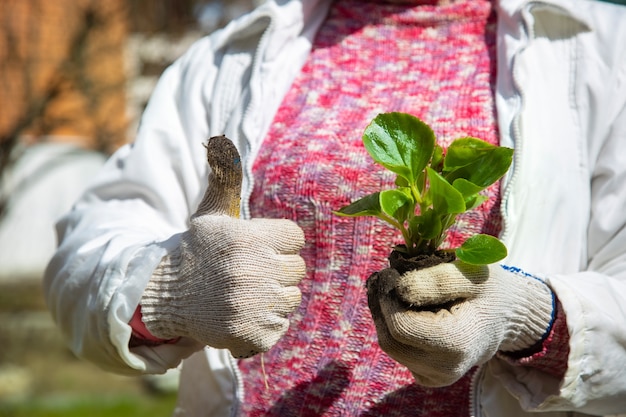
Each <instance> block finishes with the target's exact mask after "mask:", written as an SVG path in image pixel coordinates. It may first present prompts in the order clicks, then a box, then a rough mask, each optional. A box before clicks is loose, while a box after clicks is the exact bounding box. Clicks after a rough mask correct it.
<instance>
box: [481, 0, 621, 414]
mask: <svg viewBox="0 0 626 417" xmlns="http://www.w3.org/2000/svg"><path fill="white" fill-rule="evenodd" d="M562 3H566V2H562ZM533 4H535V3H533ZM569 5H570V6H572V4H571V3H570V4H569ZM550 10H554V9H538V13H537V14H536V15H535V17H541V15H539V12H541V13H543V15H544V16H546V15H547V14H548V12H550ZM572 11H573V12H576V13H578V14H580V15H581V16H583V18H585V19H587V21H588V22H589V25H588V27H584V28H583V29H582V30H577V31H576V33H577V35H576V37H575V38H574V37H573V38H571V39H567V37H565V36H561V37H559V38H558V39H555V40H554V41H553V42H551V44H552V45H553V48H552V49H551V50H556V51H565V50H567V51H575V52H576V54H577V55H576V57H577V58H578V59H577V61H575V62H576V65H575V66H572V67H571V69H572V72H571V74H570V75H571V80H572V83H570V84H568V88H569V89H568V90H567V92H568V93H569V96H568V98H567V99H568V101H567V102H566V103H565V105H564V106H559V107H556V106H552V108H546V107H541V102H540V101H541V100H544V101H546V102H555V101H554V100H552V99H551V95H550V94H545V93H543V92H541V91H539V94H536V95H535V98H537V97H540V100H535V101H533V106H536V107H534V108H532V109H529V110H527V112H529V111H534V113H533V116H534V118H533V119H532V120H533V121H534V122H535V123H536V124H541V127H542V128H545V131H546V132H547V133H548V134H546V135H544V136H541V135H535V137H534V138H535V139H537V138H539V140H535V141H534V144H535V145H537V147H536V149H537V150H538V151H539V152H536V153H535V154H533V155H534V156H536V157H537V158H535V159H536V160H540V159H543V160H547V162H548V165H550V166H554V167H562V166H567V165H569V166H572V169H571V170H569V171H566V170H559V169H557V168H553V169H552V170H551V171H549V170H543V171H542V173H543V174H544V175H545V174H546V173H547V174H548V175H547V176H546V178H547V179H548V180H547V181H543V182H541V181H537V182H535V183H531V184H532V185H533V188H530V187H529V189H528V190H529V191H530V190H532V192H533V193H534V194H533V195H534V196H535V198H536V200H535V202H536V205H537V207H548V209H550V210H551V213H550V215H549V216H546V217H547V218H548V219H549V220H552V221H551V222H543V223H535V224H532V223H531V224H526V225H525V229H526V230H527V231H528V233H527V234H526V235H525V237H526V242H528V243H527V246H526V247H525V248H526V249H528V248H530V249H528V250H527V253H530V254H531V255H532V258H531V261H530V262H532V264H537V265H542V266H543V267H546V266H549V264H555V265H557V266H558V270H556V269H557V268H553V269H551V270H547V269H546V270H543V269H540V270H539V271H541V272H543V273H544V276H545V279H546V282H547V283H548V285H550V286H551V287H552V289H553V290H554V292H555V293H556V295H557V296H558V299H559V300H560V302H561V303H562V307H563V310H564V312H565V316H566V321H567V328H568V332H569V338H570V340H569V356H568V363H567V371H566V373H565V376H564V377H563V378H562V379H558V378H553V377H551V376H549V375H547V374H546V373H545V372H543V373H542V372H541V371H540V370H536V369H529V368H523V367H512V366H510V365H508V364H505V363H503V362H502V361H494V362H493V363H490V367H491V370H492V371H493V374H494V375H496V376H497V377H498V378H499V380H500V381H501V382H502V383H503V384H504V385H505V386H506V388H507V389H508V390H509V391H510V392H511V393H513V396H514V397H515V398H516V399H517V400H518V401H519V404H520V405H521V407H522V408H523V409H524V410H531V411H558V410H565V411H575V412H580V413H587V414H591V415H608V414H616V413H620V412H624V411H625V410H626V372H624V369H623V364H624V363H626V348H625V347H626V211H625V210H624V208H625V207H626V187H625V186H624V184H626V52H625V50H624V48H623V47H619V46H617V45H619V44H623V42H620V40H622V41H623V40H624V39H626V30H624V28H625V27H624V26H623V25H621V24H619V22H620V21H622V20H623V18H624V16H626V9H624V8H623V7H618V6H614V5H608V4H606V3H600V2H578V3H576V6H575V7H572ZM580 20H582V18H581V19H580ZM550 27H552V28H554V27H555V26H554V25H552V26H550ZM570 27H572V26H570ZM561 34H562V33H561ZM540 41H542V42H543V44H547V41H546V40H545V39H542V40H540ZM568 44H571V45H573V46H574V48H572V49H565V45H568ZM559 48H560V49H559ZM527 50H528V51H530V48H528V49H527ZM573 57H574V55H572V56H571V58H572V62H574V61H573ZM544 58H545V55H544ZM564 61H567V59H566V60H564ZM551 62H552V61H551ZM536 75H537V76H539V78H542V77H543V78H544V79H548V80H549V81H550V82H553V81H554V77H555V74H550V73H549V71H547V70H546V71H545V72H544V73H542V74H536ZM557 75H558V76H559V77H563V76H564V75H565V74H564V73H559V74H557ZM550 76H552V79H550V78H549V77H550ZM565 79H567V78H565ZM575 81H577V82H575ZM553 84H556V82H553ZM543 91H544V92H545V91H548V90H547V89H544V90H543ZM551 100H552V101H551ZM568 103H569V104H570V105H569V106H568V105H567V104H568ZM560 108H567V112H570V114H574V117H573V118H572V119H571V121H570V123H568V124H563V123H561V122H560V121H559V120H561V121H562V120H563V119H558V117H557V115H558V114H561V113H563V112H561V111H559V109H560ZM539 112H543V113H545V117H544V116H542V115H539ZM527 120H529V119H527ZM529 123H530V122H529ZM535 132H537V130H535ZM561 132H567V133H568V134H567V135H565V136H566V137H564V138H559V133H561ZM570 132H576V133H575V134H573V135H569V133H570ZM539 133H541V131H539ZM561 136H563V135H561ZM579 138H580V139H579ZM557 141H560V142H557ZM554 143H560V148H559V149H558V150H557V151H558V152H553V153H548V152H547V151H546V152H545V154H546V155H552V157H550V158H545V156H543V157H542V153H541V152H542V151H543V150H547V149H548V148H549V147H550V144H554ZM526 150H527V149H526ZM564 159H568V162H563V160H564ZM541 163H542V164H543V162H541ZM574 165H575V166H574ZM537 166H539V163H537ZM572 174H573V175H572ZM543 183H550V184H554V185H555V187H553V188H550V189H551V190H555V193H554V194H556V193H558V192H561V194H558V197H557V198H555V197H554V196H553V195H550V196H544V195H541V196H538V195H537V194H536V188H535V185H536V184H543ZM576 183H580V186H577V187H572V186H571V184H576ZM567 187H569V188H567ZM557 188H558V189H557ZM527 195H530V194H527ZM538 197H541V199H539V198H538ZM544 198H545V199H546V200H547V201H550V204H549V205H548V204H546V205H545V206H540V204H541V203H542V201H543V200H542V199H544ZM529 199H530V197H529ZM527 207H528V206H524V209H527ZM532 209H533V208H532V207H531V208H530V210H532ZM537 210H539V209H537ZM524 211H527V210H524ZM579 213H580V215H579ZM537 217H539V216H537ZM572 231H574V232H573V233H572ZM579 232H580V233H579ZM572 237H573V238H572ZM578 237H579V238H578ZM568 248H581V250H580V251H571V250H568ZM551 255H553V256H551ZM532 264H530V263H529V265H528V266H527V267H526V269H528V270H533V268H532Z"/></svg>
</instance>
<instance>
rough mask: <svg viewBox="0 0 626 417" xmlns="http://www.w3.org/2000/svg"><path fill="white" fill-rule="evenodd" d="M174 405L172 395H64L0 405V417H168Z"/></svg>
mask: <svg viewBox="0 0 626 417" xmlns="http://www.w3.org/2000/svg"><path fill="white" fill-rule="evenodd" d="M175 403H176V397H175V396H174V395H169V396H155V397H151V398H146V397H142V396H128V395H103V396H91V397H76V396H69V395H66V396H54V397H48V398H41V399H29V400H28V401H23V402H15V403H5V404H4V405H3V404H1V403H0V417H169V416H171V414H172V411H173V410H174V405H175Z"/></svg>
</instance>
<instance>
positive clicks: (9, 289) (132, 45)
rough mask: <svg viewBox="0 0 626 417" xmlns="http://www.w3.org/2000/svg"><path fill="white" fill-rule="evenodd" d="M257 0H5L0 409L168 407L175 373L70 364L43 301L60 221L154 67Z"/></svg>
mask: <svg viewBox="0 0 626 417" xmlns="http://www.w3.org/2000/svg"><path fill="white" fill-rule="evenodd" d="M258 3H259V1H255V0H230V1H211V0H180V1H178V0H160V1H155V0H109V1H107V2H101V1H98V0H57V1H54V2H52V1H47V0H0V109H1V110H0V417H4V416H12V417H13V416H29V417H37V416H48V417H49V416H64V417H68V416H70V417H71V416H116V417H123V416H133V417H141V416H152V417H159V416H169V415H170V414H171V412H172V409H173V407H174V403H175V392H176V388H177V373H176V372H172V373H170V374H169V375H166V376H165V377H156V378H129V377H121V376H117V375H113V374H110V373H107V372H104V371H102V370H100V369H98V368H96V367H95V366H94V365H92V364H90V363H87V362H84V361H81V360H79V359H77V358H76V357H75V356H74V355H73V354H72V353H71V352H70V351H69V350H68V349H67V348H66V346H65V343H64V341H63V339H62V338H61V336H60V334H59V333H58V330H57V329H56V327H55V326H54V324H53V322H52V320H51V318H50V315H49V313H48V311H47V309H46V307H45V302H44V300H43V294H42V290H41V278H42V273H43V270H44V268H45V265H46V264H47V262H48V260H49V258H50V256H51V255H52V252H53V251H54V248H55V245H56V237H55V234H54V223H55V221H56V220H57V219H58V218H59V216H61V215H62V214H63V213H65V212H66V211H67V210H69V208H70V207H71V205H72V203H73V201H75V199H76V198H78V196H79V195H80V193H81V192H82V190H83V189H84V187H86V185H87V183H88V182H89V181H90V179H91V178H92V177H93V175H94V174H95V173H96V172H97V170H98V169H99V168H100V167H101V166H102V164H103V163H104V161H105V159H106V158H107V157H108V156H109V155H110V154H111V153H112V152H114V151H115V150H116V149H117V148H118V147H119V146H121V145H122V144H124V143H127V142H129V141H132V139H133V136H134V132H135V130H136V128H137V123H138V118H139V116H140V114H141V112H142V110H143V108H144V106H145V105H146V102H147V100H148V98H149V96H150V93H151V91H152V89H153V88H154V85H155V83H156V81H157V79H158V77H159V75H160V74H161V73H162V71H163V70H164V69H165V68H166V67H167V66H168V65H169V64H170V63H171V62H172V61H173V60H175V59H176V58H177V57H178V56H180V55H181V54H182V53H183V52H184V51H185V50H186V49H187V48H188V47H189V45H191V43H193V42H194V41H195V40H197V39H198V38H200V37H202V36H204V35H205V34H207V33H210V32H211V31H213V30H215V29H217V28H219V27H222V26H224V25H225V24H227V23H228V22H229V21H230V20H232V19H234V18H236V17H238V16H240V15H241V14H243V13H245V12H246V11H248V10H250V9H251V8H252V7H254V5H255V4H258Z"/></svg>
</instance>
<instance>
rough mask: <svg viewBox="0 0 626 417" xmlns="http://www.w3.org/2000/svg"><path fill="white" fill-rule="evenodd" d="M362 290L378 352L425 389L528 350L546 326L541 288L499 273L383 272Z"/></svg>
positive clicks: (454, 269) (548, 298)
mask: <svg viewBox="0 0 626 417" xmlns="http://www.w3.org/2000/svg"><path fill="white" fill-rule="evenodd" d="M367 290H368V303H369V308H370V311H371V313H372V317H373V319H374V323H375V325H376V330H377V333H378V342H379V344H380V347H381V348H382V349H383V350H384V351H385V352H387V354H389V356H391V357H392V358H393V359H395V360H396V361H398V362H400V363H401V364H403V365H405V366H406V367H407V368H409V370H410V371H411V372H412V373H413V376H414V377H415V380H416V381H417V383H419V384H421V385H424V386H430V387H439V386H447V385H450V384H452V383H454V382H455V381H457V380H458V379H459V378H461V377H462V376H463V375H464V374H465V373H466V372H467V371H468V370H469V369H470V368H472V367H473V366H475V365H479V364H482V363H484V362H486V361H487V360H489V359H490V358H491V357H493V356H494V355H495V354H496V352H497V351H499V350H500V351H505V352H514V351H520V350H524V349H527V348H530V347H532V346H533V345H535V344H536V343H537V342H539V341H540V340H541V339H542V337H543V336H545V335H546V332H547V331H548V329H549V328H550V326H551V322H552V315H553V303H554V297H553V294H552V291H551V290H550V289H549V288H548V286H547V285H546V284H544V283H543V282H542V281H540V280H539V279H538V278H535V277H532V276H530V275H528V274H525V273H523V272H521V271H519V270H518V269H515V268H509V267H503V266H501V265H489V266H471V265H468V264H464V263H462V262H458V261H455V262H452V263H443V264H440V265H437V266H434V267H430V268H426V269H423V270H419V271H409V272H406V273H404V274H403V275H400V274H399V273H398V272H397V271H396V270H395V269H385V270H383V271H380V272H378V273H375V274H373V275H372V276H371V277H370V278H369V279H368V282H367Z"/></svg>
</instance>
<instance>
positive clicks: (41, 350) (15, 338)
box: [0, 280, 176, 417]
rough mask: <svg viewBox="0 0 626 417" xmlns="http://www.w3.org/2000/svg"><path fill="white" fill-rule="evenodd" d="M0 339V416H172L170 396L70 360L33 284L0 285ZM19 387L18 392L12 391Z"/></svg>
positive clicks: (172, 396)
mask: <svg viewBox="0 0 626 417" xmlns="http://www.w3.org/2000/svg"><path fill="white" fill-rule="evenodd" d="M0 340H2V343H0V417H79V416H80V417H131V416H132V417H144V416H145V417H148V416H149V417H170V416H171V415H172V412H173V410H174V406H175V404H176V395H175V394H168V395H163V394H156V393H154V392H153V391H152V390H150V389H148V388H147V387H146V384H145V381H143V380H142V379H141V378H138V377H124V376H119V375H114V374H111V373H108V372H106V371H103V370H101V369H99V368H97V367H96V366H95V365H94V364H91V363H89V362H86V361H84V360H81V359H78V358H77V357H75V356H74V355H73V354H72V353H71V352H70V351H69V349H68V348H67V347H66V346H65V342H64V340H63V338H62V337H61V335H60V332H59V331H58V329H57V328H56V326H55V325H54V323H53V322H52V319H51V317H50V315H49V313H48V311H47V309H46V308H45V303H44V300H43V295H42V292H41V285H40V283H38V282H33V281H32V280H31V281H29V282H26V283H20V284H19V285H6V284H3V285H0ZM7 371H8V375H9V377H7ZM12 371H15V373H11V372H12ZM11 375H13V378H16V379H11V377H10V376H11ZM3 377H4V380H3ZM7 378H8V379H7ZM7 381H9V382H8V383H7ZM20 384H22V385H24V387H23V389H21V390H16V388H17V387H19V386H20ZM3 389H4V390H5V391H4V392H3ZM12 389H13V390H16V391H15V392H20V393H19V394H17V395H16V394H15V393H14V392H13V391H11V390H12ZM7 390H8V391H7Z"/></svg>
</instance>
